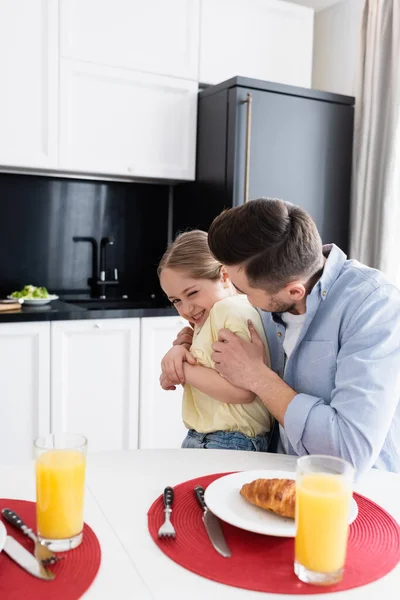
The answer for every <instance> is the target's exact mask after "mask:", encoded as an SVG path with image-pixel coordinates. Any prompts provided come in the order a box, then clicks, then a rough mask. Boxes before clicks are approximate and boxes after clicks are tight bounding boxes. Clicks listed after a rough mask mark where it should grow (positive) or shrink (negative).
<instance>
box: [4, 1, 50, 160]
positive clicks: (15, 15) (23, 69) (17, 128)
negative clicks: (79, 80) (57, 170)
mask: <svg viewBox="0 0 400 600" xmlns="http://www.w3.org/2000/svg"><path fill="white" fill-rule="evenodd" d="M57 6H58V3H57V2H55V1H53V0H18V1H12V0H0V82H1V94H0V166H10V165H11V166H17V167H31V168H48V167H55V166H56V165H57V105H58V95H57V93H58V92H57V82H58V9H57Z"/></svg>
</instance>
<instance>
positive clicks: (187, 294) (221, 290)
mask: <svg viewBox="0 0 400 600" xmlns="http://www.w3.org/2000/svg"><path fill="white" fill-rule="evenodd" d="M160 284H161V287H162V289H163V290H164V292H165V294H166V295H167V296H168V299H169V300H170V302H171V303H172V304H173V305H174V306H175V308H176V310H177V311H178V313H179V314H180V316H181V317H183V318H184V319H186V320H187V321H189V322H190V323H194V324H195V325H197V326H198V327H202V325H204V323H205V322H206V320H207V318H208V315H209V314H210V310H211V309H212V307H213V306H214V304H215V303H216V302H218V301H219V300H223V299H224V298H227V297H228V296H232V295H234V294H235V291H234V289H233V286H232V285H231V283H230V281H229V278H228V275H227V273H226V271H225V270H224V269H221V274H220V277H219V278H218V279H194V278H193V277H190V275H189V274H188V273H186V272H185V271H182V270H178V269H171V268H168V267H167V268H166V269H163V270H162V272H161V274H160Z"/></svg>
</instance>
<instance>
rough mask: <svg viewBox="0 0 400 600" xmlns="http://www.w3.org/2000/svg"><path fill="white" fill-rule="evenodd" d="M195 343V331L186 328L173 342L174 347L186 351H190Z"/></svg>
mask: <svg viewBox="0 0 400 600" xmlns="http://www.w3.org/2000/svg"><path fill="white" fill-rule="evenodd" d="M192 342H193V329H192V328H191V327H184V328H183V329H181V331H180V332H179V333H178V335H177V336H176V340H174V342H173V344H172V345H173V346H183V347H184V348H186V350H190V346H191V345H192Z"/></svg>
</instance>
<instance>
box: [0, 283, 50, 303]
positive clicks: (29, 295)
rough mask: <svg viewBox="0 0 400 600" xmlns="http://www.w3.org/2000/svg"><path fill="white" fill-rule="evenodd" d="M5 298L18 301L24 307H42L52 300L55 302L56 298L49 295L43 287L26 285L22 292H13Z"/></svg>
mask: <svg viewBox="0 0 400 600" xmlns="http://www.w3.org/2000/svg"><path fill="white" fill-rule="evenodd" d="M7 298H10V299H12V300H18V302H21V303H23V304H26V306H43V305H44V304H48V303H49V302H51V301H52V300H57V298H58V296H56V295H55V294H49V292H48V291H47V290H46V288H45V287H36V286H35V285H26V286H25V287H24V288H23V289H22V290H19V291H16V292H13V293H12V294H10V295H9V296H7Z"/></svg>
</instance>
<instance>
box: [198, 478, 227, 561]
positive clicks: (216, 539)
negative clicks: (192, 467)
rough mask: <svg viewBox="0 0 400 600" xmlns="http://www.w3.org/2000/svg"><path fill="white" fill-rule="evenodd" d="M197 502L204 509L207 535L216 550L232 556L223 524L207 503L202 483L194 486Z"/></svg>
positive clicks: (225, 556)
mask: <svg viewBox="0 0 400 600" xmlns="http://www.w3.org/2000/svg"><path fill="white" fill-rule="evenodd" d="M194 493H195V495H196V499H197V502H198V503H199V504H200V506H201V508H202V509H203V523H204V527H205V529H206V532H207V535H208V537H209V538H210V542H211V543H212V545H213V547H214V548H215V550H216V551H217V552H218V553H219V554H220V555H221V556H223V557H224V558H230V557H231V556H232V554H231V551H230V550H229V546H228V544H227V543H226V540H225V537H224V534H223V533H222V529H221V525H220V523H219V521H218V519H217V517H216V516H215V515H214V514H213V513H212V512H211V511H210V510H209V508H208V507H207V504H206V503H205V501H204V489H203V488H202V487H201V486H200V485H196V487H195V488H194Z"/></svg>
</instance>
